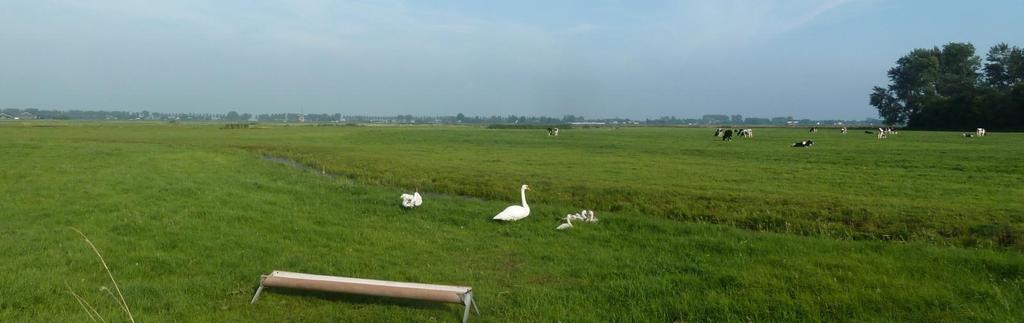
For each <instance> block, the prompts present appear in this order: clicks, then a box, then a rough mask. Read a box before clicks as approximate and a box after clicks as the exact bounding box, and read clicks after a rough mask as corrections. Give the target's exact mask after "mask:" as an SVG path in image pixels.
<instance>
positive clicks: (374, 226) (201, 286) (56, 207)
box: [0, 129, 1024, 322]
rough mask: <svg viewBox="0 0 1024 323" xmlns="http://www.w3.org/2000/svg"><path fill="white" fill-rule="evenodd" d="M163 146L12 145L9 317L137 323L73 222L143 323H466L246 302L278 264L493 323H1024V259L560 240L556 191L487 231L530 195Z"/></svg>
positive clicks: (336, 305) (5, 287)
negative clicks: (386, 282) (448, 287)
mask: <svg viewBox="0 0 1024 323" xmlns="http://www.w3.org/2000/svg"><path fill="white" fill-rule="evenodd" d="M131 130H132V131H135V130H138V129H131ZM273 130H276V129H273ZM153 131H154V132H156V133H157V134H150V136H154V137H162V136H171V137H173V136H174V135H167V134H163V133H162V132H163V131H166V129H158V130H153ZM176 131H200V132H203V131H205V129H198V130H195V129H183V130H176ZM288 131H292V129H288ZM97 132H98V133H101V134H102V133H106V130H102V131H97ZM146 133H147V132H145V131H140V132H138V133H137V134H140V135H138V136H111V137H109V138H108V139H109V142H104V141H103V140H101V139H102V138H96V137H92V138H90V137H85V138H82V137H79V138H65V139H61V140H55V139H53V138H52V137H51V138H47V136H49V135H53V134H52V133H50V134H46V133H43V134H35V135H32V134H29V135H26V134H25V133H20V134H15V135H12V136H9V137H7V138H14V139H11V140H9V144H7V145H5V146H3V147H0V150H2V151H3V153H2V154H0V163H2V164H3V165H4V167H2V168H0V183H2V185H0V196H3V199H2V202H3V203H2V207H0V223H2V226H0V253H2V254H4V255H5V261H4V262H0V270H2V272H4V273H6V274H4V275H0V321H82V320H87V319H88V318H87V316H86V314H85V313H84V312H82V311H81V309H80V308H79V307H78V304H77V303H76V302H75V301H74V299H73V298H72V297H71V296H70V295H69V294H68V293H67V291H66V288H65V287H64V282H65V281H66V282H67V283H68V285H70V286H72V288H74V289H75V290H76V291H77V292H78V293H79V294H81V295H83V296H85V297H86V298H87V299H89V300H90V301H91V302H92V303H93V304H96V306H97V307H98V308H99V310H100V312H101V313H102V314H103V315H104V316H105V317H107V318H108V319H111V318H112V319H114V320H117V321H124V318H123V317H121V316H119V314H118V309H117V307H116V305H115V303H114V301H113V300H112V299H110V297H109V296H108V295H107V294H106V292H105V291H102V290H100V289H99V288H100V287H101V286H106V287H108V288H110V287H111V286H108V282H107V281H106V276H105V274H104V272H103V271H102V268H101V267H100V265H99V263H98V261H97V260H96V259H95V257H94V255H92V253H91V250H90V249H88V247H87V246H86V245H85V244H84V242H82V241H81V238H80V237H79V236H78V235H77V234H76V233H74V232H73V231H71V230H69V229H67V227H69V226H74V227H76V228H79V229H81V230H82V231H83V232H85V233H86V234H88V235H89V237H90V238H91V239H92V240H93V242H94V243H96V245H97V247H98V248H99V250H100V251H101V252H103V254H104V255H105V257H106V259H107V262H108V263H109V264H110V266H111V270H112V271H113V274H114V276H115V277H116V278H117V279H118V282H119V284H120V285H121V288H122V289H123V291H124V293H125V297H126V298H127V300H128V303H129V305H130V306H131V307H132V310H133V313H135V315H136V317H137V318H139V319H140V320H142V321H298V320H303V321H380V320H390V321H427V320H437V321H454V320H457V318H458V315H459V314H460V309H459V308H458V307H457V306H455V305H444V304H433V303H422V302H415V301H401V300H388V299H380V298H370V297H357V296H344V295H328V294H318V293H304V292H295V291H284V290H272V291H271V292H270V293H268V294H266V295H265V296H264V297H263V299H262V300H261V302H260V303H259V304H257V305H248V300H249V297H250V296H251V293H252V292H253V289H254V288H255V286H256V284H257V277H258V276H259V274H262V273H266V272H269V271H270V270H273V269H283V270H292V271H303V272H312V273H321V274H332V275H344V276H354V277H367V278H377V279H392V280H401V281H418V282H429V283H441V284H460V285H470V286H473V287H474V288H475V289H476V290H477V291H478V292H477V293H478V298H479V301H480V304H481V310H482V311H483V313H484V315H483V316H482V317H479V318H473V320H474V321H476V320H478V319H479V321H482V322H487V321H495V322H503V321H538V320H539V321H551V320H559V319H560V320H572V321H614V320H621V321H673V320H686V321H722V320H733V321H735V320H766V321H782V320H811V321H817V320H823V321H891V320H902V321H1011V320H1013V319H1014V318H1019V317H1022V316H1024V312H1022V309H1021V307H1020V306H1016V305H1017V304H1024V292H1022V291H1024V257H1022V255H1021V254H1020V253H1018V252H1005V251H995V250H979V249H964V248H954V247H941V246H936V245H933V244H925V243H913V242H912V243H906V244H893V243H888V242H873V241H837V240H834V239H828V238H821V237H801V236H793V235H785V234H776V233H757V232H751V231H744V230H737V229H733V228H729V227H724V226H717V225H710V224H699V223H688V222H681V221H676V220H673V219H669V218H665V217H660V216H648V215H645V214H642V213H639V212H638V211H637V210H636V209H633V208H624V209H622V210H619V211H600V212H599V213H598V216H599V217H600V218H601V221H600V222H598V223H594V224H581V225H579V226H577V228H574V229H573V230H570V231H568V232H559V231H555V230H554V226H556V225H557V218H558V217H560V216H564V213H567V212H569V211H574V210H576V209H577V208H578V206H577V205H575V204H570V203H565V204H563V203H560V202H559V200H558V199H548V200H545V199H544V198H543V197H542V196H544V195H545V194H551V193H550V192H552V191H551V190H550V188H547V187H544V186H541V187H543V188H535V190H534V191H533V192H531V194H532V195H531V201H534V202H533V203H532V204H531V205H532V206H533V208H534V214H533V215H531V217H530V218H528V219H526V220H524V221H520V222H516V223H495V222H492V221H490V220H489V218H490V217H491V216H492V215H493V214H494V213H496V212H497V211H498V210H500V209H501V208H503V207H504V206H507V205H509V204H512V203H515V202H516V197H515V196H513V195H514V194H512V193H509V194H504V195H507V196H502V197H500V198H495V199H471V198H464V197H458V196H450V195H439V194H434V193H432V194H427V195H426V201H425V203H424V206H423V207H422V208H420V209H416V210H412V211H406V210H402V209H401V208H399V207H398V203H397V202H398V199H397V195H398V193H399V192H400V191H401V190H400V188H397V187H389V186H370V185H364V184H362V183H360V182H356V181H352V180H349V179H346V178H331V177H325V176H318V175H315V174H312V173H310V172H304V171H300V170H296V169H294V168H292V167H289V166H286V165H280V164H276V163H272V162H269V161H266V160H263V159H262V158H261V157H260V156H258V155H256V154H252V153H249V152H245V151H241V150H236V149H230V148H224V147H223V146H222V143H217V142H216V141H218V140H223V138H217V139H203V140H200V141H198V142H191V143H186V142H184V141H178V140H179V139H178V138H170V139H168V138H164V139H161V140H166V141H162V142H161V143H159V144H149V143H125V142H129V141H145V140H151V138H150V139H147V138H146V136H145V135H141V134H146ZM207 134H208V133H207ZM189 136H193V135H189ZM232 136H233V135H232ZM58 137H59V136H58ZM314 137H316V136H314ZM192 138H202V137H201V136H196V137H192ZM232 140H235V141H237V142H243V141H251V140H253V139H252V138H241V139H232ZM167 143H172V144H170V145H169V144H167ZM333 171H337V169H334V170H333ZM532 185H536V184H532ZM514 188H515V187H513V189H514ZM533 197H537V200H539V201H535V200H533Z"/></svg>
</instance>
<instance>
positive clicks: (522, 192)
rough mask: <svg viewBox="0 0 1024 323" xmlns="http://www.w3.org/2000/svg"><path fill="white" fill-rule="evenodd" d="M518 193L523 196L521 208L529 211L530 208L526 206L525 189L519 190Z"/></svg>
mask: <svg viewBox="0 0 1024 323" xmlns="http://www.w3.org/2000/svg"><path fill="white" fill-rule="evenodd" d="M519 192H520V194H521V195H522V196H523V207H524V208H527V209H529V208H530V206H529V205H527V204H526V189H525V188H524V189H521V190H519Z"/></svg>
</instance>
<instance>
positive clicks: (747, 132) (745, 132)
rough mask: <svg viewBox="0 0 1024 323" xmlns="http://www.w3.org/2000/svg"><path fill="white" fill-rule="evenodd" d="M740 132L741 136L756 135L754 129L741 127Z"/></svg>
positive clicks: (750, 136) (751, 136)
mask: <svg viewBox="0 0 1024 323" xmlns="http://www.w3.org/2000/svg"><path fill="white" fill-rule="evenodd" d="M739 133H740V137H743V138H753V137H754V129H740V130H739Z"/></svg>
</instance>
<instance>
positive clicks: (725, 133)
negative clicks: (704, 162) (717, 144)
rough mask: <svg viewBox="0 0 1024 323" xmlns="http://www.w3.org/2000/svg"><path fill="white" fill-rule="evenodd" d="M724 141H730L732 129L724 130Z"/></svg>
mask: <svg viewBox="0 0 1024 323" xmlns="http://www.w3.org/2000/svg"><path fill="white" fill-rule="evenodd" d="M726 140H729V141H732V129H726V130H725V132H723V133H722V141H726Z"/></svg>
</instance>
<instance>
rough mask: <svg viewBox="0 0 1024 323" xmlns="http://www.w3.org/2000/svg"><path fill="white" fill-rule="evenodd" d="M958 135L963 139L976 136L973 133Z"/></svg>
mask: <svg viewBox="0 0 1024 323" xmlns="http://www.w3.org/2000/svg"><path fill="white" fill-rule="evenodd" d="M960 135H961V136H964V137H967V138H971V137H974V136H976V135H977V134H974V133H970V132H965V133H962V134H960Z"/></svg>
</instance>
